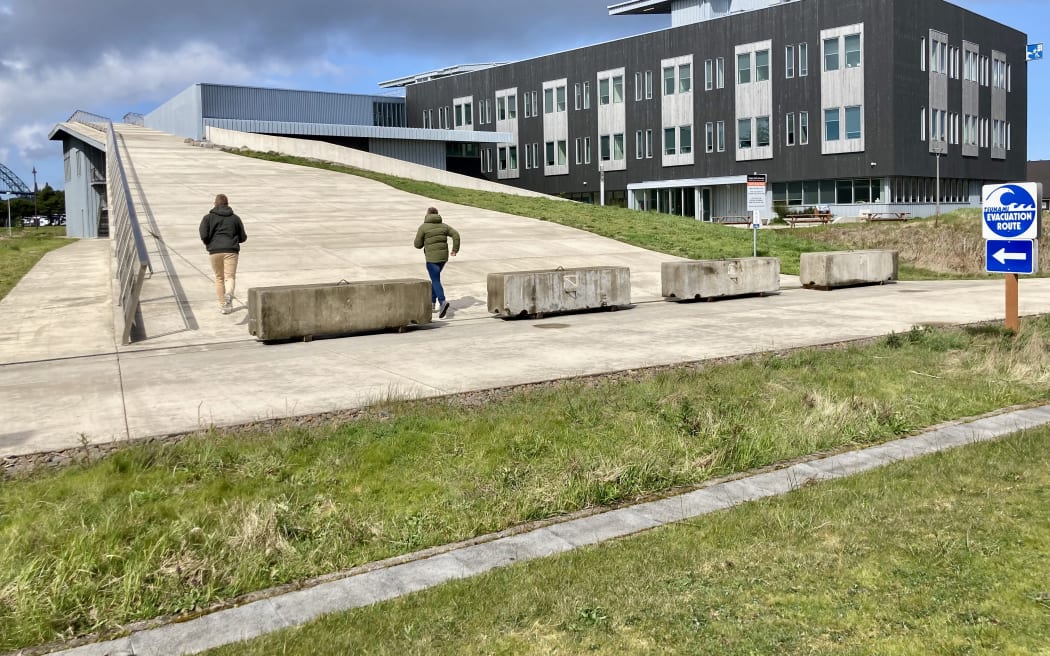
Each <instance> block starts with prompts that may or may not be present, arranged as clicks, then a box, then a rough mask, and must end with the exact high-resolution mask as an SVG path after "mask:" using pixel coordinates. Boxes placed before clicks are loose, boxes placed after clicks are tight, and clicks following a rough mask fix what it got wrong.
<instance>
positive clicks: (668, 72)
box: [664, 66, 674, 96]
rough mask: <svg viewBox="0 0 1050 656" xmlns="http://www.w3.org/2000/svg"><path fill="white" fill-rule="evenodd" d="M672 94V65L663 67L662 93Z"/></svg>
mask: <svg viewBox="0 0 1050 656" xmlns="http://www.w3.org/2000/svg"><path fill="white" fill-rule="evenodd" d="M673 94H674V66H667V67H665V68H664V95H665V96H670V95H673Z"/></svg>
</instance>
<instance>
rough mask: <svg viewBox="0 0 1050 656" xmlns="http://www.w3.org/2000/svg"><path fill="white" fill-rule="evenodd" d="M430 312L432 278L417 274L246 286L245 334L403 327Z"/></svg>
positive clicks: (272, 336)
mask: <svg viewBox="0 0 1050 656" xmlns="http://www.w3.org/2000/svg"><path fill="white" fill-rule="evenodd" d="M432 316H433V307H432V305H431V303H430V281H429V280H421V279H415V278H405V279H399V280H363V281H355V282H341V283H322V284H316V285H285V286H280V287H252V288H251V289H249V290H248V332H249V333H250V334H252V335H254V336H255V337H256V338H258V339H260V340H263V341H269V340H276V339H289V338H297V337H304V338H311V337H314V336H319V335H344V334H349V333H357V332H374V331H379V330H392V329H396V330H402V329H404V328H406V327H408V326H417V325H419V326H421V325H425V324H428V323H430V321H431V319H432Z"/></svg>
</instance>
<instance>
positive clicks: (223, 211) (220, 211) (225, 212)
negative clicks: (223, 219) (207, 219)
mask: <svg viewBox="0 0 1050 656" xmlns="http://www.w3.org/2000/svg"><path fill="white" fill-rule="evenodd" d="M211 213H212V214H216V215H218V216H233V210H232V209H230V206H229V205H217V206H215V207H213V208H212V209H211Z"/></svg>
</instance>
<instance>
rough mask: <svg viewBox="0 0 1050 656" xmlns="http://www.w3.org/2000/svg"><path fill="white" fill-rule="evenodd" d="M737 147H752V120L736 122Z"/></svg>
mask: <svg viewBox="0 0 1050 656" xmlns="http://www.w3.org/2000/svg"><path fill="white" fill-rule="evenodd" d="M736 134H737V147H738V148H750V147H751V119H749V118H742V119H740V120H739V121H737V122H736Z"/></svg>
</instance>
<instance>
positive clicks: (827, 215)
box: [784, 212, 831, 228]
mask: <svg viewBox="0 0 1050 656" xmlns="http://www.w3.org/2000/svg"><path fill="white" fill-rule="evenodd" d="M784 220H785V221H787V224H788V225H789V226H791V227H792V228H794V227H795V224H797V223H822V224H823V223H831V212H817V213H816V214H788V215H787V216H785V217H784Z"/></svg>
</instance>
